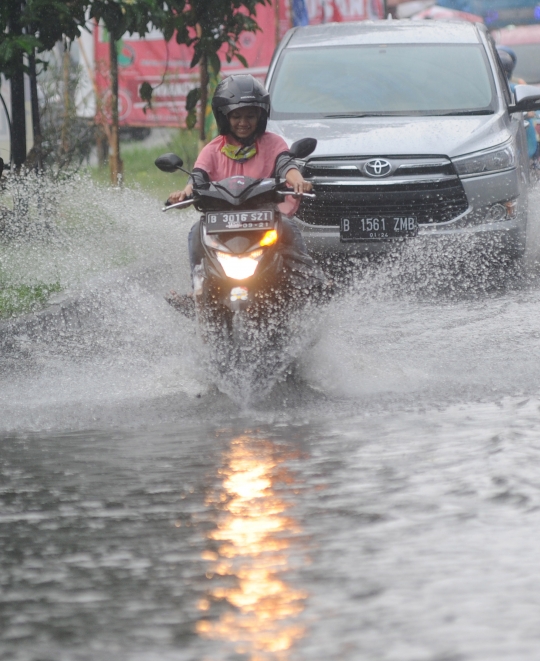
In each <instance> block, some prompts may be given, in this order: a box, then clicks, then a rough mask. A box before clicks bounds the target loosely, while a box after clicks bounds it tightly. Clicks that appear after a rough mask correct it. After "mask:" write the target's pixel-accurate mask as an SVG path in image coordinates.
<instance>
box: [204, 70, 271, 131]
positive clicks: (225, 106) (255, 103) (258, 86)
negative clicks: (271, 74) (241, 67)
mask: <svg viewBox="0 0 540 661" xmlns="http://www.w3.org/2000/svg"><path fill="white" fill-rule="evenodd" d="M246 107H255V108H261V110H262V112H261V117H260V119H259V122H258V124H257V128H256V129H255V134H256V135H262V134H263V133H264V132H265V131H266V122H267V121H268V115H269V114H270V95H269V94H268V92H267V91H266V89H265V88H264V86H263V85H262V83H260V82H259V81H258V80H257V79H256V78H253V76H250V75H249V74H245V73H242V74H235V75H232V76H227V78H224V79H223V80H222V81H221V82H220V83H219V85H218V86H217V87H216V91H215V92H214V97H213V98H212V111H213V113H214V117H215V118H216V123H217V126H218V129H219V132H220V134H221V135H227V133H229V131H230V124H229V120H228V119H227V115H228V114H229V113H230V112H232V111H233V110H236V109H237V108H246Z"/></svg>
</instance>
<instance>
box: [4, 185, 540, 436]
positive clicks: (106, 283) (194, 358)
mask: <svg viewBox="0 0 540 661" xmlns="http://www.w3.org/2000/svg"><path fill="white" fill-rule="evenodd" d="M33 185H37V184H35V183H34V184H33ZM46 187H47V189H46V190H45V191H44V192H43V191H42V193H43V198H44V199H45V198H46V199H47V200H48V202H47V205H48V206H46V213H45V214H42V216H44V217H46V220H47V223H44V224H43V226H42V227H41V228H40V231H39V232H36V228H35V227H30V228H28V227H27V228H25V229H24V231H23V232H21V233H20V235H19V236H15V235H13V236H11V237H10V238H7V239H5V241H4V242H3V243H2V245H1V247H0V260H1V261H0V264H1V268H2V272H3V273H4V274H7V276H8V277H9V278H11V279H13V280H17V281H18V282H25V283H33V282H36V281H42V282H58V283H60V285H61V287H62V288H63V294H62V297H63V298H64V300H66V299H67V301H68V302H69V305H67V307H66V306H65V310H64V313H63V314H64V316H63V321H62V324H61V326H60V327H59V326H58V325H56V326H55V325H53V326H48V325H47V324H46V323H45V322H42V321H40V320H42V319H43V316H39V315H38V316H37V317H34V319H36V320H38V321H36V323H39V324H41V326H42V327H41V329H40V331H39V332H36V331H35V330H34V331H33V332H32V333H26V334H25V333H24V332H21V331H20V330H19V331H16V330H15V328H16V326H14V325H13V324H14V322H10V323H11V324H12V325H11V326H10V325H9V323H8V324H7V326H6V325H5V324H4V327H3V331H2V333H3V335H2V338H3V340H2V341H3V344H4V351H3V355H2V359H1V363H0V365H1V370H2V375H3V379H2V385H1V386H0V405H1V406H2V411H3V415H2V418H1V420H0V429H2V430H7V429H43V428H81V427H85V426H88V425H91V426H99V425H102V424H107V425H117V424H120V425H126V424H134V425H140V424H151V423H152V422H163V421H171V420H179V419H193V418H195V419H197V418H200V417H201V416H202V417H204V418H205V419H211V418H212V416H217V417H219V416H222V415H223V414H225V415H231V414H232V415H237V414H238V412H239V411H242V410H245V409H246V407H248V408H249V409H256V410H257V411H258V412H259V414H261V415H266V416H268V417H269V418H271V419H275V418H276V416H278V417H279V416H289V415H293V416H294V415H297V414H298V413H299V412H300V413H301V414H302V415H303V414H306V415H327V414H328V413H330V414H332V415H333V414H335V413H337V412H345V411H346V412H352V413H354V412H357V411H359V410H370V409H372V408H373V409H375V410H378V409H380V408H381V407H383V408H386V409H387V408H389V407H390V408H392V407H401V406H403V405H405V406H418V405H421V406H428V405H435V406H438V405H446V404H447V403H448V402H459V401H463V400H466V399H469V398H474V399H486V398H493V397H494V396H495V397H500V396H505V395H521V394H523V393H530V392H536V391H537V388H538V377H537V375H538V373H540V349H539V348H538V346H537V345H538V338H539V337H540V335H539V333H538V330H537V319H538V313H539V311H540V310H539V308H540V295H539V294H540V292H539V291H538V288H537V286H536V263H537V261H538V245H539V243H540V242H539V240H538V239H539V229H538V218H537V215H536V213H535V211H534V209H535V207H536V205H537V202H538V196H539V193H538V191H535V192H534V193H533V196H532V200H531V202H532V204H531V207H532V209H533V213H532V214H531V223H530V227H529V234H530V248H529V253H528V255H527V262H526V269H522V268H521V267H516V266H515V265H511V264H509V263H507V262H505V261H504V260H503V261H501V262H500V264H499V265H498V266H497V265H496V266H493V264H492V263H489V261H488V258H487V257H486V255H485V254H483V253H482V252H481V251H479V250H478V246H475V245H470V244H469V245H458V244H453V245H452V244H446V245H444V246H443V245H441V244H437V245H429V244H427V242H423V241H417V242H414V243H411V244H408V246H407V247H406V248H405V249H404V250H401V251H400V252H399V253H396V254H394V255H391V256H389V257H388V258H386V259H383V260H379V261H377V262H368V263H364V262H362V263H360V265H359V266H358V267H355V272H354V276H353V278H352V285H351V287H349V289H347V290H346V293H343V294H341V295H340V296H337V297H336V299H335V300H334V301H333V302H332V303H331V304H330V306H329V307H328V308H327V309H326V310H325V311H324V312H323V313H321V315H320V316H316V317H315V319H316V320H315V321H314V320H313V317H312V316H310V315H306V316H305V317H303V318H299V319H295V323H294V325H293V326H292V327H291V330H290V332H289V340H288V344H287V346H286V347H285V348H284V350H283V351H284V353H285V354H286V360H285V361H284V363H289V364H290V363H291V361H292V363H293V365H294V369H293V370H292V374H289V376H288V377H287V378H285V376H286V374H287V373H286V370H285V369H281V370H277V373H276V374H277V376H276V374H274V375H271V376H272V378H268V379H267V380H265V381H263V380H262V378H261V374H262V373H263V371H264V370H263V368H264V362H262V363H259V364H258V365H255V364H251V365H249V369H247V368H246V369H244V370H243V371H242V370H240V371H238V372H236V373H229V374H225V375H218V376H216V373H215V371H214V372H213V371H212V369H211V361H210V362H209V361H208V360H207V358H208V353H207V352H206V353H205V350H204V347H203V346H202V345H201V342H200V341H199V339H198V338H197V333H196V326H195V324H194V323H193V322H190V321H188V320H186V319H184V318H183V317H182V316H181V315H179V314H178V313H177V312H175V311H174V310H172V308H170V307H169V306H168V305H167V304H166V303H165V301H164V300H163V295H164V294H165V293H166V292H167V291H168V290H169V289H171V288H174V289H177V290H178V291H180V292H183V291H187V290H188V288H189V267H188V259H187V233H188V230H189V227H190V226H191V224H192V222H193V221H194V220H195V219H196V212H193V211H191V212H183V213H181V214H175V215H173V214H162V213H161V211H160V204H159V202H158V201H157V200H155V199H154V198H151V197H150V196H148V195H146V194H144V193H143V192H141V191H139V190H129V189H124V190H117V189H110V188H102V187H100V186H98V185H96V184H95V183H93V182H92V181H91V180H90V179H88V178H85V177H79V178H75V179H73V180H70V181H66V182H60V183H56V184H51V183H48V184H46ZM35 197H36V196H35V195H33V196H32V199H35ZM51 200H52V202H51ZM36 213H37V212H36ZM35 215H36V214H35ZM37 215H39V214H37ZM503 276H504V277H503ZM52 303H53V304H54V303H55V301H54V300H53V301H52ZM53 308H54V305H53ZM263 354H264V352H262V351H261V355H263ZM209 366H210V367H209ZM261 366H262V367H261ZM244 367H245V366H244ZM256 367H257V369H255V368H256ZM276 380H277V383H276ZM216 382H217V385H218V389H219V391H221V392H224V393H226V394H227V395H228V397H223V396H221V395H220V394H219V392H218V391H217V390H216V388H215V386H214V384H215V383H216ZM231 400H232V401H231Z"/></svg>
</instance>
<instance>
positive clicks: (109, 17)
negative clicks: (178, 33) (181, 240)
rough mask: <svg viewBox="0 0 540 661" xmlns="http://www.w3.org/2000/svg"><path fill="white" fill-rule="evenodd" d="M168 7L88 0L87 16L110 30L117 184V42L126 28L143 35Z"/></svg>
mask: <svg viewBox="0 0 540 661" xmlns="http://www.w3.org/2000/svg"><path fill="white" fill-rule="evenodd" d="M168 11H169V9H168V6H167V3H166V2H164V1H163V0H90V16H91V17H92V18H94V19H95V20H96V21H98V22H99V21H101V22H102V23H103V24H104V25H105V28H106V29H107V32H108V34H109V54H110V84H111V99H110V100H111V107H110V112H111V130H110V137H109V142H110V148H111V154H110V157H109V163H110V168H111V180H112V183H113V184H115V185H118V183H119V182H120V181H121V177H122V159H121V158H120V133H119V125H118V53H117V42H118V41H119V40H120V38H121V37H122V35H123V34H124V33H126V32H129V33H130V34H133V33H135V32H136V33H138V34H139V35H141V36H144V35H145V34H147V32H149V30H150V29H151V27H152V26H154V25H155V26H160V25H162V24H163V23H164V22H165V14H166V13H167V12H168Z"/></svg>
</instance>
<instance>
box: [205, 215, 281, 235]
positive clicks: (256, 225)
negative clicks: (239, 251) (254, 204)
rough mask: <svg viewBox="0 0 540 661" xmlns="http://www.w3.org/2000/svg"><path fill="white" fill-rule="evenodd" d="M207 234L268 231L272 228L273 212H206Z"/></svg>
mask: <svg viewBox="0 0 540 661" xmlns="http://www.w3.org/2000/svg"><path fill="white" fill-rule="evenodd" d="M205 223H206V231H207V232H208V234H218V233H221V232H245V231H250V230H268V229H273V227H274V224H275V222H274V210H273V209H258V210H257V211H208V212H207V213H206V217H205Z"/></svg>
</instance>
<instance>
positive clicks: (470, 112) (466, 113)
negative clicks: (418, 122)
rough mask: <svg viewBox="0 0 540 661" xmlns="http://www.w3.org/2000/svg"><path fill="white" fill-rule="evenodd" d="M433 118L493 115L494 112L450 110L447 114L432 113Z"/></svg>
mask: <svg viewBox="0 0 540 661" xmlns="http://www.w3.org/2000/svg"><path fill="white" fill-rule="evenodd" d="M433 114H434V116H435V117H451V116H452V115H493V114H495V111H494V110H450V111H449V112H437V113H433Z"/></svg>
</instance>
